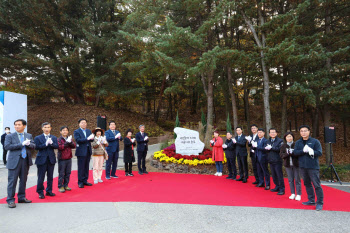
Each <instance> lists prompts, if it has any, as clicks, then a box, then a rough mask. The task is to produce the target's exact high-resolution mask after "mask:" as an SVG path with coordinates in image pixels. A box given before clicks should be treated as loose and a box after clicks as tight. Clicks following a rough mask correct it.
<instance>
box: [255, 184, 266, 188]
mask: <svg viewBox="0 0 350 233" xmlns="http://www.w3.org/2000/svg"><path fill="white" fill-rule="evenodd" d="M256 187H259V188H264V187H265V185H264V184H257V185H256Z"/></svg>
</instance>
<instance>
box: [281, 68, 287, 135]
mask: <svg viewBox="0 0 350 233" xmlns="http://www.w3.org/2000/svg"><path fill="white" fill-rule="evenodd" d="M286 89H287V69H286V68H283V80H282V85H281V94H282V116H281V135H284V134H285V133H286V132H287V93H286Z"/></svg>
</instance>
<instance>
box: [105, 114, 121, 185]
mask: <svg viewBox="0 0 350 233" xmlns="http://www.w3.org/2000/svg"><path fill="white" fill-rule="evenodd" d="M115 128H116V124H115V122H114V121H111V122H109V130H107V131H106V132H105V135H106V139H107V142H108V146H107V147H106V151H107V153H108V160H107V161H106V179H107V180H109V179H111V177H112V178H118V176H117V175H116V174H115V172H116V170H117V167H118V159H119V141H121V140H123V137H122V136H121V134H120V132H119V131H118V130H116V129H115ZM111 166H112V172H111Z"/></svg>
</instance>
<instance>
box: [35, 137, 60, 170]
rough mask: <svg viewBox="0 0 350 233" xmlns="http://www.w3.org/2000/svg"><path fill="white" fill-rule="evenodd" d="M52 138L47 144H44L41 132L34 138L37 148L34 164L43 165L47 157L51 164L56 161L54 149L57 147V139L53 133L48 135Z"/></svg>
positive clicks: (44, 140)
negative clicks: (50, 142)
mask: <svg viewBox="0 0 350 233" xmlns="http://www.w3.org/2000/svg"><path fill="white" fill-rule="evenodd" d="M49 137H50V138H51V139H52V142H53V143H52V144H48V145H47V146H46V139H45V135H44V134H41V135H39V136H36V137H35V138H34V142H35V145H36V146H35V149H36V150H38V151H39V152H38V154H37V155H36V159H35V164H36V165H43V164H45V163H46V160H47V158H48V159H49V161H50V163H51V164H55V163H56V155H55V151H54V149H58V141H57V138H56V137H55V136H53V135H50V136H49Z"/></svg>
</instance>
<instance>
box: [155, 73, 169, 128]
mask: <svg viewBox="0 0 350 233" xmlns="http://www.w3.org/2000/svg"><path fill="white" fill-rule="evenodd" d="M168 77H169V75H168V74H167V75H166V76H165V77H164V79H163V82H162V87H161V88H160V93H159V102H158V108H157V111H156V113H155V114H154V121H155V122H158V120H159V114H160V109H161V108H162V103H163V94H164V90H165V83H166V80H167V79H168Z"/></svg>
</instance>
